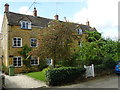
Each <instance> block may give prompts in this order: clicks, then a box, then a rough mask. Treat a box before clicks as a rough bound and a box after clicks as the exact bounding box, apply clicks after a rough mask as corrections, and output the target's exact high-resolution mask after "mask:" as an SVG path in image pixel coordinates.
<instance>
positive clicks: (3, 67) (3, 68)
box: [2, 64, 9, 74]
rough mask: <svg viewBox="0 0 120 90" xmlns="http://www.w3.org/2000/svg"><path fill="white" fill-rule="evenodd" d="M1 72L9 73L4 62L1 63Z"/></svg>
mask: <svg viewBox="0 0 120 90" xmlns="http://www.w3.org/2000/svg"><path fill="white" fill-rule="evenodd" d="M2 72H4V73H5V74H8V73H9V69H8V67H6V66H5V65H4V64H3V65H2Z"/></svg>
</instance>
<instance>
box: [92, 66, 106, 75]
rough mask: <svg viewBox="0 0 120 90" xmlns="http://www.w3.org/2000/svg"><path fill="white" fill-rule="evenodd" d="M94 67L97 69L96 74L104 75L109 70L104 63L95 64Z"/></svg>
mask: <svg viewBox="0 0 120 90" xmlns="http://www.w3.org/2000/svg"><path fill="white" fill-rule="evenodd" d="M94 69H95V74H97V75H103V74H105V72H107V71H106V68H105V66H104V65H103V64H100V65H95V67H94Z"/></svg>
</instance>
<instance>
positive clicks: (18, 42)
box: [13, 37, 22, 47]
mask: <svg viewBox="0 0 120 90" xmlns="http://www.w3.org/2000/svg"><path fill="white" fill-rule="evenodd" d="M13 47H22V38H20V37H14V38H13Z"/></svg>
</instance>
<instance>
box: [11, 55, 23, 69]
mask: <svg viewBox="0 0 120 90" xmlns="http://www.w3.org/2000/svg"><path fill="white" fill-rule="evenodd" d="M13 65H14V66H15V67H21V66H22V57H21V56H15V57H13Z"/></svg>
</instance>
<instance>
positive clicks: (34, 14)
mask: <svg viewBox="0 0 120 90" xmlns="http://www.w3.org/2000/svg"><path fill="white" fill-rule="evenodd" d="M33 16H37V10H36V8H34V11H33Z"/></svg>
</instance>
